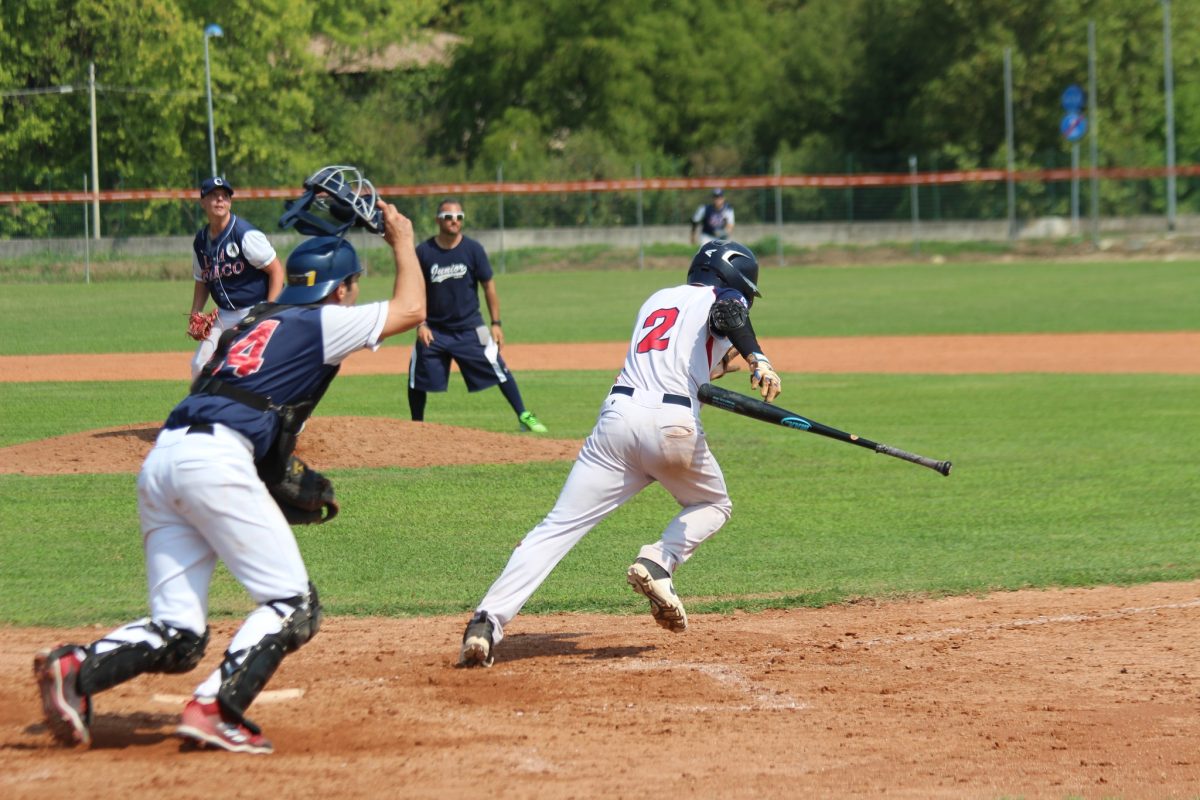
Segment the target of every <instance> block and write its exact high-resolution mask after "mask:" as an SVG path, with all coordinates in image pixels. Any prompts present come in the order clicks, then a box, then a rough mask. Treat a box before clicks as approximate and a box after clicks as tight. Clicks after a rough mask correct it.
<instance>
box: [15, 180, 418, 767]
mask: <svg viewBox="0 0 1200 800" xmlns="http://www.w3.org/2000/svg"><path fill="white" fill-rule="evenodd" d="M380 205H381V206H382V209H383V214H384V225H385V238H386V239H387V241H388V243H389V244H390V245H391V247H392V250H393V254H394V259H395V262H396V281H395V285H394V288H393V291H392V297H391V299H390V300H388V301H383V302H377V303H369V304H366V305H363V306H359V307H352V306H354V301H355V299H356V298H357V296H358V277H359V275H360V273H361V272H362V266H361V265H360V263H359V260H358V257H357V255H356V254H355V252H354V248H353V247H351V245H350V243H349V242H347V241H345V239H343V238H341V237H337V236H321V237H316V238H311V239H308V240H306V241H305V242H304V243H302V244H301V245H300V246H299V247H297V248H296V250H295V251H294V252H293V253H292V255H291V256H290V257H289V258H288V262H287V276H288V286H287V288H286V289H284V290H283V292H282V293H281V294H280V295H279V298H278V302H277V303H276V304H264V305H260V306H258V307H256V308H255V309H254V310H253V311H252V312H251V313H250V315H249V316H247V318H246V319H245V320H243V321H242V322H241V323H239V324H238V325H237V326H236V327H235V328H234V330H233V331H231V332H230V333H229V334H228V335H227V336H226V338H225V339H223V340H222V342H221V344H220V345H219V347H218V351H217V355H216V356H215V357H214V358H213V359H212V362H211V363H210V364H208V365H206V366H205V369H204V371H203V373H202V375H201V377H200V378H199V379H198V380H197V381H196V382H195V383H194V384H193V387H192V392H191V394H189V395H188V396H187V397H185V398H184V399H183V401H182V402H180V403H179V405H177V406H176V407H175V409H174V410H173V411H172V412H171V414H170V415H169V416H168V417H167V420H166V423H165V424H164V425H163V428H162V430H161V431H160V432H159V434H158V439H157V440H156V442H155V444H154V447H153V449H152V450H151V451H150V453H149V455H148V456H147V457H146V460H145V462H144V464H143V465H142V469H141V472H140V473H139V475H138V482H137V485H138V513H139V516H140V518H141V529H142V537H143V546H144V550H145V558H146V578H147V583H148V585H149V595H150V615H149V616H148V617H146V618H143V619H140V620H137V621H135V622H130V623H129V624H127V625H122V626H121V627H119V628H117V629H116V630H114V631H112V632H111V633H109V634H107V635H106V636H104V637H102V638H101V639H98V640H97V641H94V642H92V643H91V644H88V645H79V644H67V645H62V646H60V647H58V648H55V649H53V650H49V651H45V652H42V653H39V654H38V655H37V657H36V658H35V660H34V672H35V675H36V678H37V682H38V685H39V687H40V690H41V696H42V706H43V710H44V712H45V717H46V723H47V726H48V727H49V729H50V731H51V732H52V733H53V735H54V736H55V738H56V739H58V740H59V741H60V742H62V743H63V744H68V745H77V744H82V745H88V744H90V743H91V739H92V734H91V729H90V723H91V719H92V714H93V697H94V695H96V694H97V693H98V692H101V691H103V690H105V689H109V688H111V687H113V686H116V685H117V684H120V683H123V682H125V681H128V680H130V679H131V678H134V677H136V676H137V675H140V674H142V673H145V672H170V673H176V672H187V671H190V670H192V669H194V668H195V667H196V666H197V665H198V664H199V663H200V661H201V659H202V657H203V656H204V651H205V647H206V646H207V644H208V640H209V631H208V626H207V614H208V587H209V582H210V581H211V579H212V576H213V570H214V569H215V567H216V564H217V560H218V559H220V560H221V561H223V562H224V563H225V565H226V567H227V568H228V569H229V571H230V573H232V574H233V576H234V577H235V578H236V579H237V580H238V581H239V582H240V583H241V584H242V586H244V587H245V589H246V591H247V592H248V593H249V595H250V596H251V597H252V598H253V599H254V602H255V603H256V604H257V607H256V608H255V609H254V611H252V612H251V613H250V615H249V616H248V617H247V618H246V621H245V622H244V623H243V625H242V626H241V628H240V629H239V630H238V631H237V633H236V634H235V635H234V637H233V640H232V642H231V643H230V645H229V648H228V649H227V650H226V651H225V655H224V658H223V659H222V661H221V664H220V666H219V667H218V668H217V669H216V670H215V671H214V672H213V673H212V674H211V675H209V676H208V678H206V679H205V680H204V682H203V683H201V684H200V685H199V686H198V687H197V688H196V690H195V696H194V697H193V698H192V700H190V701H189V702H188V703H187V705H186V706H185V707H184V710H183V716H182V720H181V722H180V725H179V727H178V729H177V733H178V735H179V736H181V737H183V738H184V739H185V740H188V741H189V742H194V743H197V744H200V745H207V746H212V747H217V748H221V749H224V750H230V751H234V752H243V753H269V752H271V751H272V745H271V743H270V742H269V741H268V740H267V739H266V738H265V737H264V736H263V735H262V731H261V730H260V729H259V728H258V726H256V725H255V724H254V723H253V722H251V721H250V720H248V719H246V717H245V712H246V709H247V708H248V707H249V705H250V704H251V702H252V701H253V700H254V698H255V697H256V696H257V695H258V694H259V692H260V691H262V689H263V687H264V686H265V685H266V683H267V681H268V680H270V678H271V676H272V675H273V674H274V672H275V670H276V668H278V666H279V664H280V662H281V661H282V660H283V657H284V655H285V654H287V653H290V652H292V651H294V650H296V649H297V648H299V647H300V646H302V645H303V644H305V643H306V642H307V641H309V640H310V639H311V638H312V637H313V636H315V635H316V633H317V631H318V630H319V628H320V622H321V605H320V602H319V600H318V597H317V591H316V588H315V587H314V586H313V584H312V583H310V582H309V576H308V572H307V570H306V569H305V566H304V561H303V559H302V558H301V556H300V551H299V548H298V547H297V545H296V538H295V536H294V535H293V534H292V530H291V528H290V527H289V526H288V523H287V520H286V519H285V517H284V513H283V511H282V510H281V508H280V506H279V505H277V504H276V501H275V500H274V499H273V498H272V495H271V493H270V490H269V489H268V483H271V482H272V481H273V480H274V479H273V478H269V477H267V476H268V475H271V474H272V473H275V472H279V473H282V472H284V471H285V466H284V465H290V464H291V463H293V462H292V461H291V460H289V456H290V454H291V449H292V448H293V447H294V444H295V439H294V437H295V435H296V434H297V433H298V431H299V428H300V427H301V426H302V425H303V422H304V420H305V419H306V418H307V416H308V415H309V414H310V413H311V411H312V409H313V407H315V405H316V403H317V402H318V401H319V400H320V398H321V395H322V394H323V393H324V391H325V389H326V388H327V387H328V385H329V383H330V381H332V379H333V377H334V376H335V375H336V373H337V370H338V366H339V364H340V363H341V362H342V360H343V359H345V358H346V357H347V356H348V355H350V354H351V353H353V352H355V351H357V350H360V349H363V348H370V349H375V348H376V347H378V345H379V343H380V341H382V340H383V339H384V338H386V337H388V336H392V335H394V334H397V333H400V332H401V331H405V330H409V329H411V328H413V327H414V326H415V325H416V324H417V323H418V322H420V321H421V320H422V319H424V318H425V287H424V282H423V280H422V278H421V271H420V267H419V266H418V265H417V258H416V252H415V249H414V247H413V233H412V224H411V222H410V221H409V220H408V219H407V218H405V217H403V216H402V215H401V214H400V213H399V212H398V211H396V209H395V208H393V207H392V206H390V205H387V204H386V203H381V204H380ZM288 468H289V469H290V467H288ZM264 481H266V482H264Z"/></svg>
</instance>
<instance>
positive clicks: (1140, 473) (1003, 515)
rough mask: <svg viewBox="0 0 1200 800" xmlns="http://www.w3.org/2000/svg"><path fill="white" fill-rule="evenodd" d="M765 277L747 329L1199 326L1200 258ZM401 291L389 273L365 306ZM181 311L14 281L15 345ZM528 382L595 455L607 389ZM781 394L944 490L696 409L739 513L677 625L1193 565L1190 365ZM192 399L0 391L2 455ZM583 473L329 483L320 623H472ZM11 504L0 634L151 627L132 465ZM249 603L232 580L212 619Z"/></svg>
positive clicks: (511, 331) (4, 322)
mask: <svg viewBox="0 0 1200 800" xmlns="http://www.w3.org/2000/svg"><path fill="white" fill-rule="evenodd" d="M681 277H682V271H680V272H679V274H674V273H664V272H662V271H657V270H648V271H646V272H622V273H613V272H606V273H582V272H580V273H573V272H554V273H545V274H538V273H519V274H513V275H509V276H504V277H503V278H502V280H501V298H502V300H503V305H504V311H503V316H504V319H505V330H506V333H507V335H508V337H509V340H510V341H512V342H544V341H589V340H618V339H624V338H625V336H626V335H627V326H628V325H629V324H630V321H631V319H632V316H633V313H634V311H635V310H636V306H637V305H638V304H639V303H640V302H641V300H642V299H643V298H644V296H645V295H646V294H648V293H649V292H650V291H651V290H652V289H653V288H655V287H657V286H661V285H666V284H669V283H672V282H674V281H675V280H677V279H679V278H681ZM762 284H763V292H764V298H763V299H762V300H761V301H759V303H757V304H756V305H755V309H754V318H755V326H756V328H757V329H758V331H759V333H760V335H764V336H790V335H805V336H825V335H856V334H857V335H866V334H920V333H950V332H953V333H986V332H1037V331H1045V332H1056V331H1170V330H1197V329H1200V322H1198V320H1197V315H1196V311H1195V302H1194V301H1195V298H1196V297H1197V296H1198V290H1200V265H1197V264H1196V263H1195V262H1175V263H1150V262H1143V263H1127V264H1126V263H1116V262H1106V263H1099V264H1079V263H1072V264H1047V263H1040V264H1033V263H1005V264H974V265H953V266H951V265H937V266H935V265H907V266H893V267H851V268H819V267H818V268H813V267H806V268H784V269H767V270H765V272H764V274H763V280H762ZM387 288H388V285H387V281H386V279H385V278H384V277H374V278H372V279H371V280H369V281H368V285H367V287H366V290H365V292H364V296H365V298H366V299H371V298H372V297H380V296H382V295H383V294H384V293H385V292H386V291H387ZM189 297H190V286H189V285H188V284H186V283H171V282H149V281H147V282H124V283H111V284H92V285H90V286H78V285H69V284H44V285H7V286H5V287H4V292H3V293H2V294H0V354H10V355H11V354H20V353H53V352H117V351H124V352H130V353H137V352H146V351H155V350H187V349H190V348H189V344H190V342H189V340H187V339H185V338H184V337H183V334H182V327H183V320H184V316H183V313H182V311H183V310H186V304H187V302H188V298H189ZM86 315H91V316H90V317H89V316H86ZM85 330H87V331H93V330H94V331H95V332H94V333H84V331H85ZM400 338H402V339H403V338H405V337H400ZM133 357H135V356H133ZM517 377H518V379H519V380H520V385H521V389H522V392H523V394H524V395H525V397H526V400H527V403H528V404H529V406H530V407H531V408H533V409H535V410H536V411H537V412H538V413H539V414H540V415H541V416H542V417H543V419H544V420H545V421H546V422H547V423H548V424H549V425H550V426H551V429H552V431H553V435H555V436H560V437H564V438H573V439H581V438H582V437H583V436H585V435H586V434H587V432H588V431H589V430H590V428H591V425H592V423H593V421H594V416H595V412H596V409H597V407H598V406H599V403H600V400H601V397H602V395H603V392H604V390H605V387H606V386H607V385H608V382H609V381H610V380H611V377H612V376H611V374H610V373H609V372H607V371H576V372H527V373H523V374H521V373H519V374H518V376H517ZM735 379H738V380H739V383H738V385H737V386H735V388H740V386H741V384H740V379H741V376H736V378H735ZM403 380H404V378H403V376H354V377H343V378H340V379H338V381H337V382H336V383H335V384H334V386H333V388H332V389H331V390H330V393H329V395H328V396H327V397H326V399H325V401H324V402H323V403H322V406H321V408H320V409H319V411H318V413H319V414H320V415H324V416H334V415H350V414H354V415H360V416H379V417H396V418H407V407H406V403H405V399H404V388H403V386H404V384H403ZM784 381H785V387H786V392H787V394H786V395H785V398H784V403H783V404H784V405H785V407H788V408H791V409H793V410H797V411H802V412H803V413H806V414H807V415H809V416H811V417H813V418H814V419H817V420H821V421H823V422H826V423H828V424H831V425H834V426H836V427H839V428H843V429H846V430H851V431H854V432H857V433H860V434H862V435H864V436H868V437H870V438H873V439H876V440H878V441H883V442H886V443H888V444H892V445H895V446H898V447H903V448H905V449H910V450H914V451H916V452H919V453H922V454H925V455H929V456H933V457H937V458H951V459H953V460H954V462H955V471H954V474H953V475H952V476H951V477H949V478H942V477H940V476H938V475H936V474H934V473H933V472H931V471H929V470H925V469H921V468H920V467H916V466H914V465H911V464H906V463H903V462H901V461H898V460H896V459H890V458H885V457H879V456H874V455H871V454H870V453H868V452H867V451H865V450H862V449H860V448H855V447H850V446H847V445H845V444H842V443H838V442H833V441H831V440H827V439H822V438H820V437H816V436H812V435H809V434H804V433H799V432H794V431H787V430H784V429H781V428H778V427H774V426H768V425H764V424H762V423H756V422H753V421H751V420H747V419H744V418H741V417H736V416H734V415H730V414H722V413H719V412H715V411H713V410H708V411H706V412H705V416H704V421H705V426H706V428H707V429H708V432H709V437H710V441H711V443H712V446H713V449H714V451H715V452H716V453H717V455H718V457H719V458H720V459H721V463H722V465H723V467H724V470H725V474H726V477H727V479H728V482H729V486H730V493H731V495H732V497H733V500H734V515H733V518H732V520H731V521H730V522H729V524H728V525H727V526H726V527H725V528H724V529H722V531H721V532H719V533H718V534H717V535H716V536H715V537H714V538H713V539H711V540H710V541H709V542H707V543H706V544H705V545H704V546H703V547H702V548H701V549H700V550H699V551H698V553H697V555H696V556H695V557H694V558H693V559H692V561H690V562H689V563H688V564H687V565H686V566H685V567H684V568H683V569H681V570H680V572H679V573H678V575H677V579H676V583H677V586H678V588H679V590H680V592H681V594H682V595H683V596H684V597H685V599H686V600H687V602H688V607H689V610H692V611H697V612H702V611H721V610H727V609H731V608H735V607H736V608H743V609H758V608H763V607H768V606H798V605H820V604H825V603H830V602H838V601H843V600H846V599H849V598H857V597H892V596H902V595H908V594H914V593H915V594H931V595H939V594H948V593H975V592H984V591H989V590H994V589H1011V588H1017V587H1042V586H1086V585H1093V584H1109V583H1115V584H1128V583H1137V582H1143V581H1154V580H1189V579H1193V578H1196V577H1197V576H1198V575H1200V551H1198V549H1197V546H1196V525H1197V520H1198V519H1200V499H1198V497H1197V493H1196V492H1195V485H1196V474H1197V473H1196V465H1195V460H1196V456H1195V454H1196V452H1198V451H1200V409H1198V404H1197V402H1196V398H1197V397H1200V376H1163V375H1115V376H1114V375H963V376H881V375H807V374H800V373H798V374H787V375H785V376H784ZM183 390H184V387H182V386H181V385H180V384H179V383H178V382H170V381H163V382H109V383H96V384H79V383H66V382H61V383H40V384H3V383H0V409H3V410H2V411H0V446H3V445H9V444H14V443H18V442H23V441H30V440H36V439H40V438H44V437H46V436H51V435H57V434H62V433H70V432H77V431H84V430H90V429H94V428H99V427H107V426H111V425H119V424H127V423H134V422H158V421H160V420H161V419H162V418H163V417H164V416H165V415H166V412H167V411H168V410H169V408H170V407H171V405H173V404H174V403H175V402H176V401H177V400H178V398H179V396H180V395H181V393H182V391H183ZM428 418H429V419H430V420H431V421H434V422H441V423H447V424H454V425H462V426H466V427H473V428H479V429H486V430H494V431H509V430H511V428H512V421H511V415H510V414H509V413H508V409H507V407H506V406H505V405H504V402H503V399H502V398H501V397H500V395H499V393H498V392H485V393H483V394H479V395H472V396H468V395H467V393H466V392H465V391H464V390H463V389H462V387H461V383H452V389H451V391H450V392H448V393H447V394H446V395H434V396H433V397H431V400H430V408H429V414H428ZM318 466H319V465H318ZM569 468H570V464H569V463H567V462H556V463H539V464H527V465H522V466H516V467H514V466H478V467H441V468H431V469H363V470H335V471H332V472H331V474H332V476H333V477H334V479H335V481H336V482H337V486H338V493H339V496H340V497H341V499H342V501H343V514H342V515H341V516H340V517H339V518H338V519H337V520H336V521H335V522H334V523H332V524H330V525H327V526H320V527H313V528H300V529H298V530H297V534H298V537H299V539H300V542H301V547H302V550H303V552H304V554H305V557H306V559H307V561H308V565H309V569H310V572H311V573H312V576H313V578H314V580H315V582H316V583H317V584H318V586H319V587H320V588H321V593H322V598H323V600H324V601H325V603H326V604H327V606H328V608H329V610H330V611H331V612H332V613H352V614H423V613H442V612H455V613H458V612H464V613H465V612H466V611H467V610H468V609H470V608H471V607H472V606H473V605H474V603H475V602H476V601H477V599H478V598H479V596H481V595H482V593H483V592H484V590H485V589H486V588H487V586H488V584H489V583H490V582H491V580H492V579H494V578H495V576H496V575H497V574H498V573H499V570H500V569H501V567H502V566H503V564H504V562H505V561H506V559H507V557H508V553H509V551H510V549H511V547H512V546H513V544H514V543H515V542H516V541H517V540H518V539H519V538H520V536H521V535H522V534H523V533H524V532H525V531H526V530H528V528H530V527H531V526H532V525H534V524H535V523H536V522H537V521H538V520H539V519H540V518H541V517H542V515H544V514H545V512H546V511H548V510H549V508H550V507H551V505H552V504H553V502H554V498H555V497H556V496H557V493H558V490H559V488H560V487H561V484H562V481H563V479H564V478H565V476H566V474H567V472H568V470H569ZM0 491H2V492H3V494H4V496H5V498H6V500H7V502H6V503H4V504H0V623H7V624H22V625H24V624H82V623H98V624H101V623H102V624H108V623H113V622H117V621H120V620H123V619H127V618H130V617H132V616H136V615H140V614H142V613H144V606H145V586H144V572H143V568H142V562H141V549H140V536H139V534H138V526H137V509H136V501H135V496H134V476H133V475H117V476H110V475H85V476H67V477H54V478H42V477H38V478H33V477H24V476H14V475H0ZM481 498H482V499H485V501H486V502H484V503H481V502H480V500H481ZM673 508H674V504H673V501H672V500H671V499H670V497H669V496H667V495H666V494H665V493H664V492H663V491H662V490H661V489H659V488H657V487H653V488H652V489H650V490H648V491H646V492H644V493H643V494H642V495H641V496H639V497H638V498H637V499H635V500H634V501H633V502H631V503H629V504H628V505H627V506H625V507H624V508H622V509H620V510H619V511H618V512H616V513H615V514H614V515H613V516H612V517H610V518H609V519H608V520H607V521H605V522H604V523H602V524H601V525H600V526H599V527H598V528H597V529H596V530H595V531H593V532H592V533H591V534H590V535H589V536H588V537H585V539H584V540H583V542H582V543H581V544H580V545H579V546H578V547H577V548H576V549H575V550H574V551H572V552H571V553H570V554H569V555H568V557H567V558H566V559H565V560H564V561H563V562H562V564H560V566H559V567H558V569H557V570H555V572H554V573H552V574H551V576H550V578H549V580H547V582H546V583H545V584H544V585H543V587H542V588H541V589H540V590H539V591H538V593H537V594H535V595H534V597H533V599H532V601H531V602H530V604H529V606H528V607H527V609H526V611H527V613H537V612H546V611H554V610H594V611H609V612H618V613H624V612H629V613H642V612H643V611H644V601H642V600H641V599H640V598H638V597H636V596H635V595H634V594H633V593H631V592H629V591H628V589H627V588H626V587H625V584H624V574H623V573H624V568H625V566H626V565H627V564H628V563H629V561H630V560H631V559H632V557H633V555H634V554H635V553H636V550H637V547H638V546H640V545H641V544H643V543H645V542H647V541H651V540H653V539H654V538H656V537H657V534H658V532H659V530H660V529H661V527H662V525H663V524H664V523H665V521H666V520H667V519H668V518H669V517H670V516H671V515H672V514H673V513H674V510H673ZM247 608H248V605H247V601H246V600H245V598H244V596H243V594H242V592H241V590H240V588H239V587H238V586H237V585H236V583H234V582H233V581H232V580H231V579H230V578H229V576H228V575H227V574H225V573H224V572H219V573H218V577H217V580H216V583H215V585H214V596H213V611H214V613H216V614H238V615H240V614H242V613H244V612H245V611H246V609H247Z"/></svg>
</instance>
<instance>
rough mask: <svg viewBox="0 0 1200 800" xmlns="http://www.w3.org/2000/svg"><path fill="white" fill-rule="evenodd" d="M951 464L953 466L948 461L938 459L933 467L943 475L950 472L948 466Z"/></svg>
mask: <svg viewBox="0 0 1200 800" xmlns="http://www.w3.org/2000/svg"><path fill="white" fill-rule="evenodd" d="M952 466H953V464H951V463H950V462H949V461H939V462H938V463H937V466H936V467H934V469H936V470H937V471H938V472H940V473H942V474H943V475H947V476H948V475H949V474H950V467H952Z"/></svg>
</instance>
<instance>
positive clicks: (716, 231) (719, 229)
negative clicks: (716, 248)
mask: <svg viewBox="0 0 1200 800" xmlns="http://www.w3.org/2000/svg"><path fill="white" fill-rule="evenodd" d="M692 222H699V223H700V230H702V231H704V233H706V234H707V235H709V236H713V237H715V238H718V239H721V238H724V236H725V228H726V226H727V225H729V223H731V222H733V206H731V205H729V204H728V203H726V204H725V206H724V207H723V208H717V207H716V206H715V205H712V204H711V203H710V204H708V205H706V206H701V207H700V208H698V209H696V213H695V215H694V216H693V217H692Z"/></svg>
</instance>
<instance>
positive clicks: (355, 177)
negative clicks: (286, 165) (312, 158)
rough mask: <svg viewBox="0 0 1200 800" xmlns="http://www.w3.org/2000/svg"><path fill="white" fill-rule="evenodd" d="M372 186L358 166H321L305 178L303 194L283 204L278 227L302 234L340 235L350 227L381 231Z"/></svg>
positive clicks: (381, 226)
mask: <svg viewBox="0 0 1200 800" xmlns="http://www.w3.org/2000/svg"><path fill="white" fill-rule="evenodd" d="M375 200H376V194H375V186H374V185H373V184H372V183H371V182H370V181H369V180H367V179H366V178H364V177H363V175H362V173H361V172H359V171H358V168H357V167H346V166H331V167H322V168H321V169H319V170H317V171H316V172H314V173H313V174H312V175H311V176H309V177H308V179H307V180H305V181H304V194H303V195H301V196H300V197H299V199H296V200H288V201H287V202H286V203H284V204H283V208H284V212H283V216H282V217H280V218H279V227H280V228H289V227H295V228H296V231H297V232H299V233H302V234H304V235H305V236H342V235H343V234H345V233H346V232H347V231H349V230H350V229H351V228H353V227H359V228H366V229H367V230H369V231H370V232H371V233H378V234H382V233H383V215H382V213H381V211H380V209H379V208H377V207H376V204H375Z"/></svg>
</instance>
